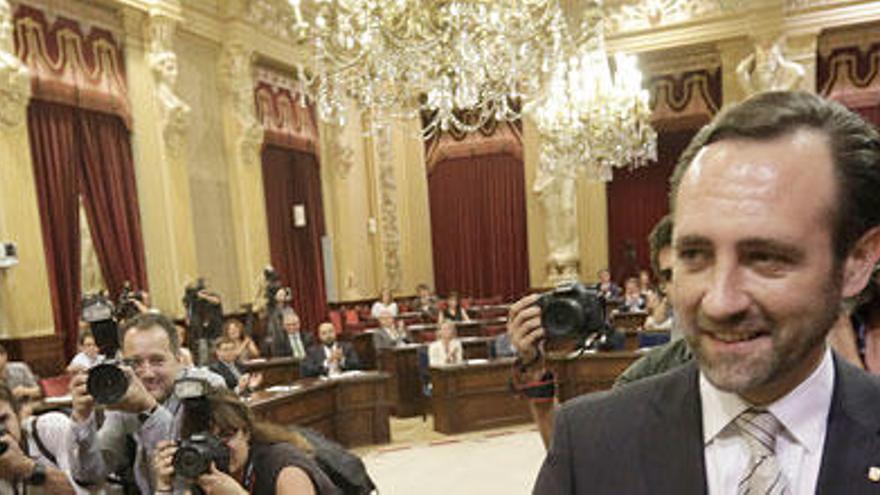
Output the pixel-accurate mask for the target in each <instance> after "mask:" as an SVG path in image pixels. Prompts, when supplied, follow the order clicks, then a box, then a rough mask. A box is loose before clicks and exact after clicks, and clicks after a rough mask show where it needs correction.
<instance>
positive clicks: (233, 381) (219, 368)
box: [208, 361, 242, 390]
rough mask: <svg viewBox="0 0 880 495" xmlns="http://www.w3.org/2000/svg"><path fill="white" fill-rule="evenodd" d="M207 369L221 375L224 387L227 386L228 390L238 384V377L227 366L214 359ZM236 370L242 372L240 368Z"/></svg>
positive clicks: (233, 388)
mask: <svg viewBox="0 0 880 495" xmlns="http://www.w3.org/2000/svg"><path fill="white" fill-rule="evenodd" d="M208 369H209V370H211V371H213V372H214V373H217V374H218V375H220V376H222V377H223V381H225V382H226V388H228V389H229V390H235V387H237V386H238V379H237V378H236V377H235V373H233V372H232V370H230V369H229V367H228V366H226V365H225V364H223V363H221V362H220V361H214V362H213V363H211V365H210V366H208ZM238 371H239V373H241V372H242V371H241V370H240V369H239V370H238Z"/></svg>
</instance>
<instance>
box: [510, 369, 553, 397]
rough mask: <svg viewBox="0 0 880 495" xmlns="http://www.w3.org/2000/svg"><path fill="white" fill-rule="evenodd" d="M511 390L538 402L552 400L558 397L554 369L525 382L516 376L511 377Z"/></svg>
mask: <svg viewBox="0 0 880 495" xmlns="http://www.w3.org/2000/svg"><path fill="white" fill-rule="evenodd" d="M510 390H511V391H512V392H513V393H514V394H515V395H517V396H520V397H525V398H527V399H531V400H534V401H537V402H548V401H552V400H553V398H554V397H556V377H555V375H554V374H553V372H552V371H545V372H544V374H543V375H541V378H540V379H538V380H533V381H528V382H525V383H523V382H520V381H518V380H517V379H516V377H515V376H514V377H513V378H511V379H510Z"/></svg>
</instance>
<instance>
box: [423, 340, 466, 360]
mask: <svg viewBox="0 0 880 495" xmlns="http://www.w3.org/2000/svg"><path fill="white" fill-rule="evenodd" d="M463 362H464V350H463V349H462V346H461V341H460V340H458V339H452V340H451V341H450V342H449V349H447V348H446V346H445V345H443V341H442V340H435V341H434V342H431V344H430V345H429V346H428V364H429V365H430V366H444V365H447V364H461V363H463Z"/></svg>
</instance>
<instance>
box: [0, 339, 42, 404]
mask: <svg viewBox="0 0 880 495" xmlns="http://www.w3.org/2000/svg"><path fill="white" fill-rule="evenodd" d="M0 381H2V382H3V383H5V384H6V386H7V387H9V389H10V390H12V395H13V396H15V398H16V400H22V399H39V398H40V396H42V395H43V394H42V392H41V391H40V386H39V385H38V384H37V379H36V378H35V377H34V373H33V371H31V367H30V366H28V365H27V363H23V362H20V361H11V362H10V361H9V355H8V354H7V353H6V348H5V347H3V346H2V345H0Z"/></svg>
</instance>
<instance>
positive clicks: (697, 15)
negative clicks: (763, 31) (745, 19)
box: [605, 0, 750, 36]
mask: <svg viewBox="0 0 880 495" xmlns="http://www.w3.org/2000/svg"><path fill="white" fill-rule="evenodd" d="M749 6H750V0H617V1H611V2H608V3H607V4H606V7H605V9H606V11H607V14H606V24H605V29H606V32H607V33H608V34H610V35H612V36H614V35H620V34H624V33H628V32H632V31H642V30H646V29H656V28H659V27H668V26H674V25H678V24H684V23H690V22H695V21H702V20H706V19H709V18H713V17H718V16H722V15H728V14H731V13H735V12H740V11H745V10H747V9H748V8H749Z"/></svg>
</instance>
